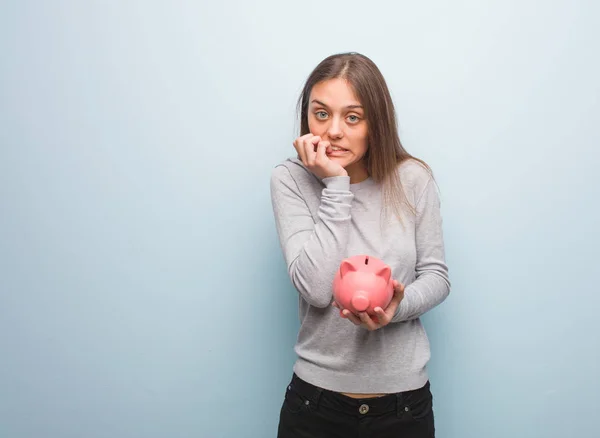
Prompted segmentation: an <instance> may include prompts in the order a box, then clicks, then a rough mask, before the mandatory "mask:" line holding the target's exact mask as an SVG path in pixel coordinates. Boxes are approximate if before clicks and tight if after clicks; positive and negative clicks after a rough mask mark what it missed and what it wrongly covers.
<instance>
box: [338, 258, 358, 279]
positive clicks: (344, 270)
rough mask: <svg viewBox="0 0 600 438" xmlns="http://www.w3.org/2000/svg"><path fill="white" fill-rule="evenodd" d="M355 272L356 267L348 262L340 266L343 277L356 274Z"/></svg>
mask: <svg viewBox="0 0 600 438" xmlns="http://www.w3.org/2000/svg"><path fill="white" fill-rule="evenodd" d="M354 271H356V267H355V266H354V265H353V264H352V263H351V262H349V261H348V260H344V261H343V262H342V264H341V265H340V274H341V275H342V277H343V276H344V275H346V274H347V273H348V272H354Z"/></svg>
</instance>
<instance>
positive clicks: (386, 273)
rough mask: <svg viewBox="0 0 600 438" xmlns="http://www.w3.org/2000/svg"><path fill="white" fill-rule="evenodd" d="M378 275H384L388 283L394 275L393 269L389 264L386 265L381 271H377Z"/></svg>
mask: <svg viewBox="0 0 600 438" xmlns="http://www.w3.org/2000/svg"><path fill="white" fill-rule="evenodd" d="M376 275H377V276H379V277H383V279H384V280H385V281H386V283H387V282H388V281H390V277H391V276H392V270H391V269H390V267H389V266H384V267H383V268H381V269H380V270H379V271H377V274H376Z"/></svg>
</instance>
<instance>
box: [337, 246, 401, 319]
mask: <svg viewBox="0 0 600 438" xmlns="http://www.w3.org/2000/svg"><path fill="white" fill-rule="evenodd" d="M391 277H392V270H391V269H390V267H389V266H388V265H386V264H385V263H384V262H382V261H381V260H379V259H378V258H375V257H370V256H368V255H356V256H353V257H349V258H347V259H345V260H343V261H342V263H341V264H340V268H339V269H338V272H337V273H336V275H335V278H334V280H333V297H334V300H335V302H336V303H337V304H338V306H339V307H340V312H341V310H343V309H348V310H350V311H351V312H353V313H358V312H367V313H368V314H369V315H371V316H375V315H376V314H375V310H374V309H375V308H376V307H381V308H382V309H384V310H385V308H386V307H387V306H388V304H389V303H390V301H391V300H392V297H393V296H394V284H393V280H392V278H391Z"/></svg>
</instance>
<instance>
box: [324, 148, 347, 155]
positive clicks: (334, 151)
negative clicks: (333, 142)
mask: <svg viewBox="0 0 600 438" xmlns="http://www.w3.org/2000/svg"><path fill="white" fill-rule="evenodd" d="M347 152H348V149H344V148H341V147H339V146H330V147H328V148H327V155H332V156H338V155H344V154H345V153H347Z"/></svg>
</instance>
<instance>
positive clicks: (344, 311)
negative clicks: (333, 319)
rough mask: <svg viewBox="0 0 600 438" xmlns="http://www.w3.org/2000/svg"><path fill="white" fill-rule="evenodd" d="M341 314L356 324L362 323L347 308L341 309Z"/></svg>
mask: <svg viewBox="0 0 600 438" xmlns="http://www.w3.org/2000/svg"><path fill="white" fill-rule="evenodd" d="M342 315H343V316H344V318H346V319H349V320H350V321H352V322H353V323H354V324H356V325H361V324H362V322H361V320H360V319H359V318H358V317H357V316H356V315H355V314H353V313H352V312H350V311H349V310H348V309H344V310H342Z"/></svg>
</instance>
